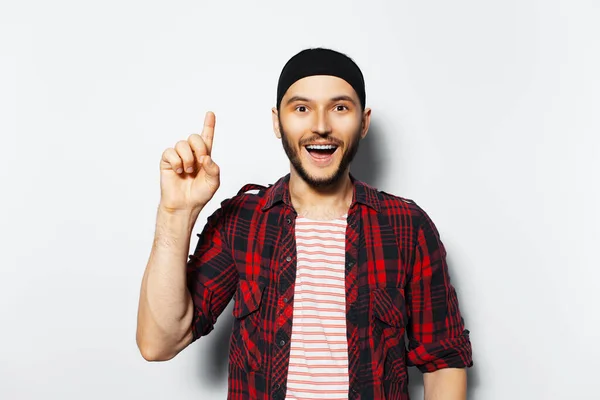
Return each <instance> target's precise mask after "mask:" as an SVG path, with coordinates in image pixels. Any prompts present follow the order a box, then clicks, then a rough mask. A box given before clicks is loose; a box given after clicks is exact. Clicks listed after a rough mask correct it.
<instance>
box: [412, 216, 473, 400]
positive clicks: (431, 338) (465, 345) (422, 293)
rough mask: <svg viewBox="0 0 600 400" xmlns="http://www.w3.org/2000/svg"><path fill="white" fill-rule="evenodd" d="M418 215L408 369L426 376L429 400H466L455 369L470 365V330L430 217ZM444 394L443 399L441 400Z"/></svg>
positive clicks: (444, 252) (442, 246)
mask: <svg viewBox="0 0 600 400" xmlns="http://www.w3.org/2000/svg"><path fill="white" fill-rule="evenodd" d="M420 211H421V213H422V217H421V223H420V226H419V228H418V231H417V236H416V246H415V252H414V256H413V260H414V262H413V265H412V269H411V270H410V272H409V276H408V280H407V285H406V295H407V296H406V298H407V307H408V311H409V315H410V320H409V324H408V327H407V336H408V339H409V346H408V350H409V351H408V356H407V357H408V365H414V366H417V368H418V369H419V370H420V371H421V372H423V373H424V375H425V376H424V382H427V383H426V390H427V389H428V392H429V394H428V395H427V396H428V397H426V398H427V400H433V399H436V400H437V399H438V398H439V399H465V398H466V397H465V396H463V397H460V396H461V395H460V393H461V391H462V390H463V389H462V387H463V385H465V383H461V382H462V379H463V377H462V376H463V374H464V376H465V378H464V379H466V372H465V371H464V370H463V371H462V372H461V371H460V370H459V369H464V368H466V367H471V366H472V365H473V361H472V351H471V342H470V340H469V331H468V330H466V329H465V327H464V321H463V318H462V316H461V313H460V309H459V305H458V298H457V295H456V291H455V289H454V287H453V286H452V284H451V283H450V275H449V273H448V266H447V264H446V250H445V248H444V245H443V244H442V242H441V240H440V237H439V233H438V231H437V229H436V227H435V225H434V224H433V222H432V221H431V219H430V218H429V216H428V215H427V214H426V213H425V212H424V211H423V210H420ZM444 369H446V371H443V370H444ZM465 390H466V389H465ZM453 392H455V393H456V395H454V394H453ZM438 393H439V394H438ZM442 394H443V396H444V397H439V396H442ZM432 396H434V397H432ZM435 396H438V397H435ZM449 396H454V397H449ZM457 396H458V397H457Z"/></svg>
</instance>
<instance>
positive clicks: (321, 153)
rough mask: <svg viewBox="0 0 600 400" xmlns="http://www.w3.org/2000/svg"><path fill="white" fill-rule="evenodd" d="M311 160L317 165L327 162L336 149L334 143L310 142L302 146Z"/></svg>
mask: <svg viewBox="0 0 600 400" xmlns="http://www.w3.org/2000/svg"><path fill="white" fill-rule="evenodd" d="M304 148H305V149H306V151H307V152H308V154H309V155H310V157H311V159H312V160H313V162H315V163H316V164H318V165H323V164H328V163H329V162H330V161H331V160H332V159H333V154H334V153H335V152H336V150H337V149H338V146H337V145H335V144H310V145H308V146H304Z"/></svg>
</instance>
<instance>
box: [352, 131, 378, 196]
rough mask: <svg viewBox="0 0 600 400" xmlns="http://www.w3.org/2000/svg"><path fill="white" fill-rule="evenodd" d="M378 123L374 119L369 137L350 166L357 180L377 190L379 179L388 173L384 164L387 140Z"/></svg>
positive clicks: (361, 145) (365, 139)
mask: <svg viewBox="0 0 600 400" xmlns="http://www.w3.org/2000/svg"><path fill="white" fill-rule="evenodd" d="M382 133H383V132H381V130H380V128H379V125H378V124H377V121H376V120H374V119H372V120H371V125H370V126H369V132H368V134H367V136H366V137H365V138H364V139H363V140H362V141H361V142H360V146H359V148H358V153H357V154H356V157H355V158H354V161H353V162H352V165H351V166H350V171H351V172H352V175H354V177H356V179H358V180H361V181H363V182H365V183H367V184H369V185H371V186H373V187H375V188H377V187H378V185H379V184H381V179H379V178H380V177H381V176H382V174H385V173H386V171H385V170H386V166H385V165H383V164H384V160H385V157H382V155H383V154H384V153H385V148H386V147H385V144H384V143H383V140H384V139H385V137H384V135H383V134H382Z"/></svg>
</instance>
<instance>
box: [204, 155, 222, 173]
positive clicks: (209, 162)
mask: <svg viewBox="0 0 600 400" xmlns="http://www.w3.org/2000/svg"><path fill="white" fill-rule="evenodd" d="M202 168H204V171H206V175H208V176H209V177H211V178H218V177H219V166H218V165H217V163H215V162H214V161H213V159H212V157H211V156H208V155H206V156H203V157H202Z"/></svg>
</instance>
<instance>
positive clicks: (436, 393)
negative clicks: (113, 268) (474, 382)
mask: <svg viewBox="0 0 600 400" xmlns="http://www.w3.org/2000/svg"><path fill="white" fill-rule="evenodd" d="M423 384H424V387H425V400H466V398H467V371H466V369H465V368H442V369H439V370H437V371H435V372H426V373H424V374H423Z"/></svg>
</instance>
